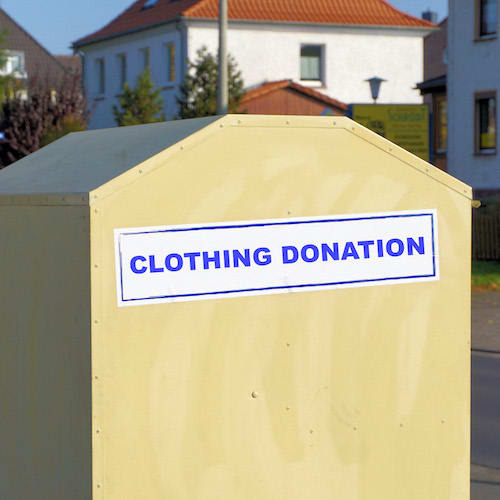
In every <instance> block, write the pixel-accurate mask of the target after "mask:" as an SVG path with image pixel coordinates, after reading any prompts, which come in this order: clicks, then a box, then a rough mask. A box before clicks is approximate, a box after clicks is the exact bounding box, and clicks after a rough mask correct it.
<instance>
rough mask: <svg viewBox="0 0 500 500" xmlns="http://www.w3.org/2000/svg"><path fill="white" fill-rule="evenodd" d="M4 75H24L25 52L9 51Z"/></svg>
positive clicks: (6, 56)
mask: <svg viewBox="0 0 500 500" xmlns="http://www.w3.org/2000/svg"><path fill="white" fill-rule="evenodd" d="M1 72H2V74H8V75H11V74H14V75H15V76H19V75H21V76H23V75H24V52H13V51H7V52H6V54H5V62H4V65H3V67H2V71H1ZM24 76H25V75H24Z"/></svg>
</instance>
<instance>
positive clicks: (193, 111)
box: [177, 46, 245, 118]
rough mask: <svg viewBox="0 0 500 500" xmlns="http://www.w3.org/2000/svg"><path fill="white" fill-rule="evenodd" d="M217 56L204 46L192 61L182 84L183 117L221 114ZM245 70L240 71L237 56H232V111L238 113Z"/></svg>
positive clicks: (181, 104) (230, 92)
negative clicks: (218, 108)
mask: <svg viewBox="0 0 500 500" xmlns="http://www.w3.org/2000/svg"><path fill="white" fill-rule="evenodd" d="M218 73H219V71H218V63H217V57H216V56H215V55H213V54H211V53H210V52H209V51H208V49H207V47H205V46H203V47H201V49H199V50H198V51H197V52H196V60H195V61H194V62H191V61H188V71H187V75H186V78H185V80H184V83H183V84H182V85H181V88H180V91H181V96H180V97H179V98H177V103H178V104H179V115H178V117H179V118H198V117H200V116H211V115H216V114H217V80H218ZM243 87H244V84H243V79H242V77H241V71H239V70H238V67H237V64H236V61H235V59H234V57H232V56H231V55H229V57H228V93H229V106H228V107H229V112H230V113H235V112H238V110H239V106H240V103H241V99H242V97H243V95H244V93H245V92H244V90H243Z"/></svg>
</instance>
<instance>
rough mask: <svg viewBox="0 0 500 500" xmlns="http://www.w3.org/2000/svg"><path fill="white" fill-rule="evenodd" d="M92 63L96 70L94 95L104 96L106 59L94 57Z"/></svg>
mask: <svg viewBox="0 0 500 500" xmlns="http://www.w3.org/2000/svg"><path fill="white" fill-rule="evenodd" d="M94 63H95V71H96V79H95V82H96V95H97V97H104V96H105V95H106V60H105V58H104V57H96V59H95V61H94Z"/></svg>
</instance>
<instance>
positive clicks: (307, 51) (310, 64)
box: [300, 45, 323, 81]
mask: <svg viewBox="0 0 500 500" xmlns="http://www.w3.org/2000/svg"><path fill="white" fill-rule="evenodd" d="M322 73H323V47H322V46H321V45H302V47H301V48H300V79H301V80H305V81H307V80H309V81H321V80H322V79H323V75H322Z"/></svg>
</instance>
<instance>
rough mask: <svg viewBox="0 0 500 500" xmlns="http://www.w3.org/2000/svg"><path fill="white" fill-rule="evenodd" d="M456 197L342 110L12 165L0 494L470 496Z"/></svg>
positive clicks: (117, 498) (80, 139) (75, 498)
mask: <svg viewBox="0 0 500 500" xmlns="http://www.w3.org/2000/svg"><path fill="white" fill-rule="evenodd" d="M470 212H471V189H470V188H469V187H468V186H466V185H464V184H462V183H461V182H459V181H458V180H456V179H454V178H452V177H450V176H449V175H447V174H445V173H443V172H441V171H439V170H437V169H436V168H434V167H433V166H431V165H430V164H428V163H426V162H424V161H423V160H420V159H419V158H417V157H415V156H413V155H411V154H410V153H407V152H406V151H404V150H402V149H400V148H399V147H397V146H395V145H393V144H391V143H390V142H388V141H386V140H385V139H383V138H381V137H379V136H377V135H376V134H374V133H372V132H370V131H368V130H367V129H365V128H363V127H362V126H360V125H357V124H356V123H355V122H352V121H350V120H349V119H347V118H339V117H279V116H267V117H263V116H238V115H229V116H225V117H212V118H204V119H198V120H186V121H174V122H166V123H159V124H153V125H144V126H138V127H126V128H115V129H109V130H97V131H89V132H81V133H76V134H70V135H69V136H66V137H64V138H63V139H61V140H59V141H57V142H55V143H53V144H51V145H49V146H47V147H46V148H43V149H42V150H40V151H38V152H36V153H34V154H32V155H30V156H29V157H27V158H25V159H23V160H21V161H19V162H17V163H16V164H14V165H12V166H10V167H8V168H6V169H4V170H2V171H1V172H0V234H1V244H0V279H1V281H0V325H1V326H0V328H1V330H0V339H1V343H0V345H1V349H0V409H1V410H0V424H1V425H0V443H1V445H0V498H2V499H6V500H31V499H37V500H38V499H40V500H68V499H71V500H80V499H81V500H83V499H85V500H89V499H93V500H101V499H102V500H104V499H105V500H138V499H147V500H160V499H161V500H165V499H172V500H195V499H213V500H222V499H227V500H277V499H283V500H295V499H296V500H299V499H300V500H305V499H314V500H327V499H328V500H331V499H334V498H335V499H342V500H423V499H425V500H445V499H449V500H466V499H468V498H469V424H470V410H469V403H470V381H469V367H470V325H469V324H470V220H471V214H470ZM196 248H197V249H198V251H195V250H196ZM162 252H163V253H162ZM216 252H218V253H217V255H216ZM188 254H189V255H188ZM196 254H198V255H196Z"/></svg>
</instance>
